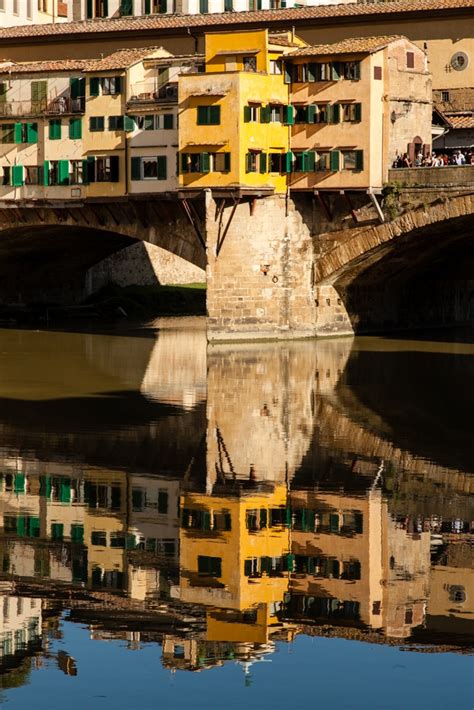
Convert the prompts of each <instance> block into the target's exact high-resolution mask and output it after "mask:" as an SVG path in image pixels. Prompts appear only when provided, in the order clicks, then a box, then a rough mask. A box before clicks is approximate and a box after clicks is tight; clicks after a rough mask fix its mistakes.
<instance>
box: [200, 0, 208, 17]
mask: <svg viewBox="0 0 474 710" xmlns="http://www.w3.org/2000/svg"><path fill="white" fill-rule="evenodd" d="M199 12H200V13H201V14H205V13H206V12H209V0H199Z"/></svg>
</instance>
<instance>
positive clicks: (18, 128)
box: [15, 123, 23, 143]
mask: <svg viewBox="0 0 474 710" xmlns="http://www.w3.org/2000/svg"><path fill="white" fill-rule="evenodd" d="M15 143H23V124H21V123H15Z"/></svg>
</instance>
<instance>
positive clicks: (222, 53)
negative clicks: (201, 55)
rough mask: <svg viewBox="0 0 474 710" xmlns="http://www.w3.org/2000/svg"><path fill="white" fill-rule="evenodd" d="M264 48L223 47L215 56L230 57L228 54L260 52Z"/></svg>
mask: <svg viewBox="0 0 474 710" xmlns="http://www.w3.org/2000/svg"><path fill="white" fill-rule="evenodd" d="M261 51H262V50H261V49H221V50H220V51H219V52H216V54H215V56H216V57H222V56H224V57H228V56H232V57H233V56H234V55H237V54H260V52H261Z"/></svg>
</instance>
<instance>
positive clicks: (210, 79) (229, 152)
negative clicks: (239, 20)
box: [179, 30, 301, 194]
mask: <svg viewBox="0 0 474 710" xmlns="http://www.w3.org/2000/svg"><path fill="white" fill-rule="evenodd" d="M300 44H301V43H300V42H298V43H294V42H292V41H290V39H289V37H288V36H287V35H278V36H272V35H269V33H268V31H267V30H254V31H249V32H221V33H216V34H207V35H206V37H205V73H203V74H194V75H193V74H188V75H184V76H181V77H180V79H179V110H180V131H179V153H180V163H179V170H180V180H179V182H180V186H181V187H182V188H186V189H188V190H194V189H199V190H200V189H203V188H208V187H211V188H220V189H224V190H231V191H235V190H243V191H245V192H250V193H251V192H252V191H255V190H258V191H259V193H261V194H271V193H273V192H279V193H284V192H285V191H286V182H287V180H286V173H287V170H288V168H289V163H288V160H289V140H290V126H291V124H292V123H293V109H292V107H291V106H290V105H289V101H288V86H287V85H286V84H285V82H284V77H283V66H282V56H283V54H284V53H285V52H287V51H289V50H290V49H291V48H294V47H295V46H299V45H300Z"/></svg>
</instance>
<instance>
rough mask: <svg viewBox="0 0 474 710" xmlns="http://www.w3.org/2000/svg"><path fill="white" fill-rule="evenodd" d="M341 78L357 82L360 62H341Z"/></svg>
mask: <svg viewBox="0 0 474 710" xmlns="http://www.w3.org/2000/svg"><path fill="white" fill-rule="evenodd" d="M342 76H343V77H344V79H350V80H352V81H358V80H359V79H360V62H342Z"/></svg>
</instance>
